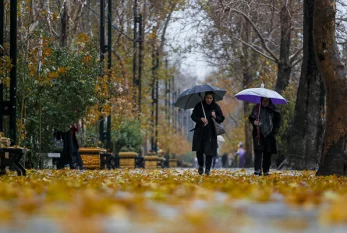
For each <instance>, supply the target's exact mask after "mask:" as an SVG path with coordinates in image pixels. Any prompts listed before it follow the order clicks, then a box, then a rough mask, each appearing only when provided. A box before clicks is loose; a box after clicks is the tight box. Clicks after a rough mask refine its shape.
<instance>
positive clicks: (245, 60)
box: [240, 20, 253, 167]
mask: <svg viewBox="0 0 347 233" xmlns="http://www.w3.org/2000/svg"><path fill="white" fill-rule="evenodd" d="M241 37H242V40H243V41H247V42H248V41H249V40H250V37H251V36H250V25H249V23H248V22H247V21H246V20H245V21H243V22H242V29H241ZM240 59H241V64H242V68H243V80H242V85H243V87H244V88H248V87H249V86H250V83H252V80H253V79H252V76H251V75H250V71H251V70H252V68H251V65H250V63H251V62H250V59H251V58H250V56H249V47H248V46H247V45H245V44H242V56H241V58H240ZM243 106H244V107H243V111H244V116H245V118H248V115H249V114H250V112H251V109H250V104H249V103H247V102H244V105H243ZM245 144H246V145H245V146H246V147H245V150H246V162H245V167H252V166H253V158H252V157H253V156H252V154H253V143H252V131H251V127H250V124H249V122H248V121H246V122H245Z"/></svg>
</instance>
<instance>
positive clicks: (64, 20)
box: [60, 2, 69, 47]
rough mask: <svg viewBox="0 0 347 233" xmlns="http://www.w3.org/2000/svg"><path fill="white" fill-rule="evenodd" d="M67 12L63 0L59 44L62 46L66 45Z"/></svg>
mask: <svg viewBox="0 0 347 233" xmlns="http://www.w3.org/2000/svg"><path fill="white" fill-rule="evenodd" d="M68 23H69V22H68V12H67V3H66V2H64V7H63V12H62V13H61V35H60V45H61V46H62V47H66V46H67V33H68Z"/></svg>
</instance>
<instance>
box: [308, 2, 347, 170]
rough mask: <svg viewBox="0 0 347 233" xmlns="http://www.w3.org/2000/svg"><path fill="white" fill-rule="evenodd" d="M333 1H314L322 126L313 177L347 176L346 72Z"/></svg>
mask: <svg viewBox="0 0 347 233" xmlns="http://www.w3.org/2000/svg"><path fill="white" fill-rule="evenodd" d="M335 14H336V1H335V0H319V1H316V2H315V10H314V16H313V39H314V46H315V51H316V61H317V64H318V68H319V71H320V73H321V75H322V78H323V82H324V85H325V90H326V101H327V105H326V127H325V136H324V144H323V152H322V159H321V164H320V165H319V170H318V172H317V175H344V176H345V175H347V162H346V152H347V151H346V146H347V145H346V133H347V104H346V103H347V72H346V67H345V65H344V63H343V62H342V60H341V57H340V55H339V51H338V48H337V44H336V40H335Z"/></svg>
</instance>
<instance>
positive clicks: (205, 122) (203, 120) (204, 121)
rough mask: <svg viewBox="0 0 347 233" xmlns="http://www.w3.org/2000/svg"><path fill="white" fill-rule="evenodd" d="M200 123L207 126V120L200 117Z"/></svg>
mask: <svg viewBox="0 0 347 233" xmlns="http://www.w3.org/2000/svg"><path fill="white" fill-rule="evenodd" d="M201 121H202V123H204V125H207V124H208V120H207V119H206V118H204V117H201Z"/></svg>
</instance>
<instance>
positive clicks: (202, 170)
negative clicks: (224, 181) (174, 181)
mask: <svg viewBox="0 0 347 233" xmlns="http://www.w3.org/2000/svg"><path fill="white" fill-rule="evenodd" d="M198 172H199V175H202V174H204V168H203V167H199V169H198Z"/></svg>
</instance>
